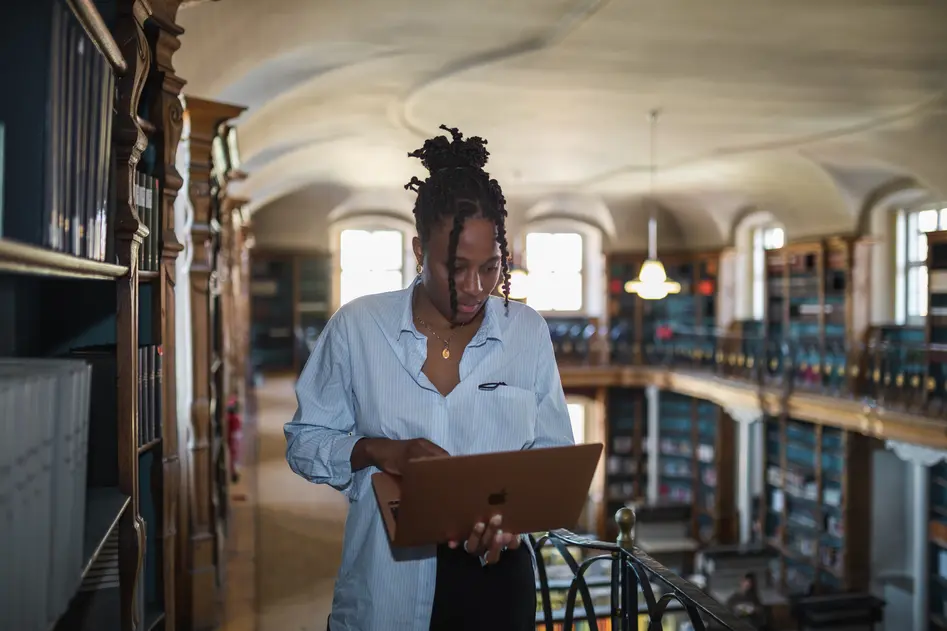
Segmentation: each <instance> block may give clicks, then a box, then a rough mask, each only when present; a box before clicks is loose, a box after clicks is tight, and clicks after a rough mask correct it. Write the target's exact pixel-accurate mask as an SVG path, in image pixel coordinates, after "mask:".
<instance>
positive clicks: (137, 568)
mask: <svg viewBox="0 0 947 631" xmlns="http://www.w3.org/2000/svg"><path fill="white" fill-rule="evenodd" d="M151 10H152V9H151V7H150V6H149V5H148V3H146V2H144V0H121V1H120V2H118V3H117V4H116V6H115V11H116V15H115V24H114V26H113V27H112V35H113V36H114V38H115V41H116V42H117V43H118V46H119V49H120V50H121V53H122V57H123V58H124V59H125V62H126V63H127V64H128V66H127V67H126V68H125V72H124V73H123V74H120V75H119V76H118V77H116V79H117V81H116V87H117V88H118V101H117V103H116V104H115V114H114V116H113V127H112V143H113V149H112V160H113V162H114V167H115V171H114V173H115V189H114V190H115V201H116V203H115V211H114V216H113V217H112V222H113V229H114V238H115V246H114V247H115V256H116V258H117V259H118V263H119V264H120V265H125V266H127V267H128V275H127V276H124V277H123V278H121V279H119V280H117V281H115V282H116V288H117V291H116V307H117V317H116V323H115V330H116V331H117V336H116V339H115V346H116V370H117V373H118V383H117V386H118V399H117V401H116V415H117V421H118V487H119V490H120V491H121V492H122V493H123V494H125V495H127V496H128V497H129V498H131V500H130V503H129V506H128V508H127V509H126V510H125V511H124V512H123V513H122V517H121V521H120V522H119V526H118V533H119V534H118V545H119V548H120V553H119V559H120V561H119V568H118V572H119V583H120V590H121V600H120V605H119V621H120V622H119V628H120V629H123V630H125V631H141V627H142V626H143V624H144V621H143V620H141V615H140V609H139V608H138V606H137V603H138V595H139V594H140V593H141V589H142V587H143V585H142V580H141V579H142V570H143V567H144V554H145V523H144V521H143V520H142V518H141V513H140V506H139V483H138V436H137V435H138V412H137V410H138V387H137V383H138V249H139V248H140V247H141V245H142V242H143V241H144V238H145V237H146V236H147V235H148V228H147V227H146V226H145V224H143V223H141V221H140V218H139V217H138V213H137V211H136V209H135V206H134V204H133V196H132V192H133V190H134V186H133V184H134V179H135V170H136V167H137V165H138V160H139V159H140V158H141V154H142V152H143V151H144V150H145V148H146V147H147V146H148V139H147V137H146V136H145V134H144V132H143V131H142V128H141V124H140V123H139V122H138V117H137V116H136V113H137V112H138V104H139V100H140V98H141V92H142V90H143V89H144V86H145V79H146V78H147V75H148V67H149V65H150V63H151V49H150V48H149V46H148V38H147V37H146V36H145V30H144V25H145V22H146V21H147V20H148V18H149V16H150V15H151ZM0 571H3V570H0Z"/></svg>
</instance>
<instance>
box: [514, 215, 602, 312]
mask: <svg viewBox="0 0 947 631" xmlns="http://www.w3.org/2000/svg"><path fill="white" fill-rule="evenodd" d="M530 235H575V236H577V237H578V238H579V248H580V249H579V269H578V271H577V272H568V273H569V274H577V275H578V277H579V286H578V290H579V307H578V309H555V308H554V309H538V308H536V307H535V306H533V305H530V304H529V291H527V294H526V304H527V305H529V306H531V307H533V308H534V309H536V310H537V311H538V312H539V313H542V314H549V315H550V316H562V315H571V314H576V313H584V312H585V311H586V307H587V295H586V292H587V287H586V268H587V264H586V247H587V241H586V239H585V236H584V235H583V234H582V232H580V231H578V230H529V231H527V232H526V233H524V234H523V244H524V247H523V254H524V256H523V263H524V266H525V267H526V272H527V274H528V275H533V274H535V273H536V272H535V271H534V270H532V269H530V267H529V248H528V246H527V244H528V243H529V237H530ZM556 273H566V272H556V271H548V270H547V271H540V272H539V274H550V275H552V274H556Z"/></svg>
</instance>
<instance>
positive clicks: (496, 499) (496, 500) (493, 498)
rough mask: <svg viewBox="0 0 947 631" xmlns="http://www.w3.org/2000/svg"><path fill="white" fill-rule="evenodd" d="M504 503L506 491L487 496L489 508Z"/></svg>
mask: <svg viewBox="0 0 947 631" xmlns="http://www.w3.org/2000/svg"><path fill="white" fill-rule="evenodd" d="M505 503H506V489H503V490H501V491H500V492H499V493H491V494H490V495H488V496H487V504H489V505H490V506H497V505H499V504H505Z"/></svg>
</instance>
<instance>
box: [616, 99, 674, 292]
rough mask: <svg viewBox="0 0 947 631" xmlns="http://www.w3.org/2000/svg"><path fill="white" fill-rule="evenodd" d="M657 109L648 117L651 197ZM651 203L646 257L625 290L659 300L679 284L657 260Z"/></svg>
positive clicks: (655, 226)
mask: <svg viewBox="0 0 947 631" xmlns="http://www.w3.org/2000/svg"><path fill="white" fill-rule="evenodd" d="M659 113H660V111H659V110H656V109H655V110H651V112H650V114H649V116H648V119H649V121H650V123H651V199H652V200H653V199H654V175H655V171H656V161H655V145H656V143H655V134H656V127H657V123H658V114H659ZM650 205H651V216H650V217H649V218H648V258H647V259H645V262H644V263H642V264H641V271H639V272H638V277H637V278H635V279H634V280H630V281H628V282H627V283H625V291H626V292H627V293H629V294H638V297H639V298H642V299H644V300H661V299H662V298H666V297H667V296H668V295H669V294H677V293H680V291H681V284H680V283H677V282H674V281H673V280H670V279H668V275H667V272H666V271H664V264H663V263H662V262H661V261H660V260H658V219H657V217H656V216H655V211H656V205H655V204H654V203H653V201H652V203H651V204H650Z"/></svg>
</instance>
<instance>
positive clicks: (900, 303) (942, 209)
mask: <svg viewBox="0 0 947 631" xmlns="http://www.w3.org/2000/svg"><path fill="white" fill-rule="evenodd" d="M931 211H933V212H934V213H935V214H936V217H935V223H934V226H933V227H932V228H931V229H930V230H922V229H921V227H920V226H919V225H918V224H919V223H920V221H919V220H920V217H921V214H922V213H925V212H931ZM938 230H947V202H945V203H941V204H926V205H924V206H919V207H916V208H909V209H906V208H902V209H900V210H899V211H898V213H897V219H896V227H895V243H896V247H895V306H896V311H895V319H896V321H897V323H898V324H902V325H919V324H923V323H924V322H925V321H926V319H927V310H928V308H929V305H928V304H927V300H928V293H929V292H928V282H929V280H928V279H927V251H926V250H927V248H926V244H925V248H924V250H925V251H924V253H923V256H920V252H918V250H919V248H918V245H919V244H920V236H921V235H923V234H926V233H928V232H935V231H938ZM925 240H926V237H925ZM915 270H916V271H915ZM922 270H923V271H922ZM912 274H916V275H917V277H918V278H914V279H912ZM921 275H923V276H924V282H923V291H917V290H918V289H920V287H916V288H914V287H912V285H915V284H917V282H918V280H919V277H920V276H921ZM912 289H913V290H914V292H913V295H915V296H916V297H917V302H916V303H912V300H911V296H912Z"/></svg>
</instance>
